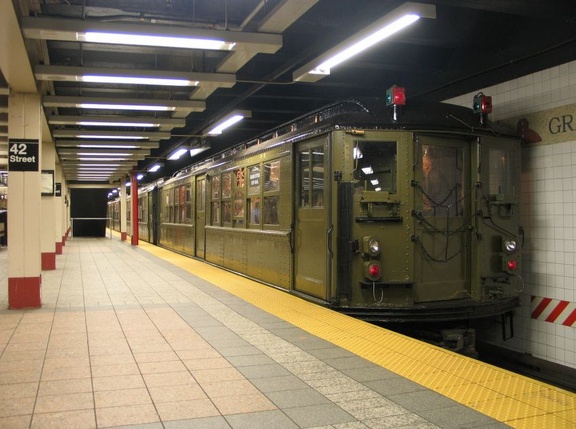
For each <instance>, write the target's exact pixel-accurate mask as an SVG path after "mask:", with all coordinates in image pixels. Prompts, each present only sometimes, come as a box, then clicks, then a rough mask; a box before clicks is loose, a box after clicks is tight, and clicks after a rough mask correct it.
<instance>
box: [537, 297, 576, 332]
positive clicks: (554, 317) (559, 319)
mask: <svg viewBox="0 0 576 429" xmlns="http://www.w3.org/2000/svg"><path fill="white" fill-rule="evenodd" d="M530 307H531V313H532V319H536V320H544V321H545V322H550V323H557V324H559V325H564V326H574V325H575V324H576V303H574V302H570V301H561V300H559V299H551V298H542V297H541V296H533V297H532V302H531V306H530Z"/></svg>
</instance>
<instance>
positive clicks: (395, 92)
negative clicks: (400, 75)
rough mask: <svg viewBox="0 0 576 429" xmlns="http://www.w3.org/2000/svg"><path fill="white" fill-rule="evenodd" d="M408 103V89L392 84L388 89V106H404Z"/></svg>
mask: <svg viewBox="0 0 576 429" xmlns="http://www.w3.org/2000/svg"><path fill="white" fill-rule="evenodd" d="M405 104H406V89H405V88H402V87H400V86H396V85H392V86H391V87H390V88H388V89H387V90H386V106H392V105H394V106H403V105H405Z"/></svg>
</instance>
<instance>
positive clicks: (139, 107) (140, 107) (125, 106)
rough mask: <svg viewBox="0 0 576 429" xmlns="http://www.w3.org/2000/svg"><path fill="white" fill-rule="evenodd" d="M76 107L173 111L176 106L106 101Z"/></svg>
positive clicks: (81, 104) (80, 104)
mask: <svg viewBox="0 0 576 429" xmlns="http://www.w3.org/2000/svg"><path fill="white" fill-rule="evenodd" d="M75 107H79V108H81V109H102V110H108V109H109V110H113V109H115V110H149V111H158V112H165V111H173V110H176V108H175V107H168V106H159V105H148V106H145V105H138V104H104V103H100V104H99V103H79V104H77V105H76V106H75Z"/></svg>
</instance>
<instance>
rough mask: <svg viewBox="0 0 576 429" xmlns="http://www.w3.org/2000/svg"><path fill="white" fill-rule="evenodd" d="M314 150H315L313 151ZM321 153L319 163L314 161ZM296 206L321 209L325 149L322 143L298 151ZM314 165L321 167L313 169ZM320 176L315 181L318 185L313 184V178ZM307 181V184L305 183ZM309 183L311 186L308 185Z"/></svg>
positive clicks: (322, 202)
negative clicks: (316, 169) (298, 196)
mask: <svg viewBox="0 0 576 429" xmlns="http://www.w3.org/2000/svg"><path fill="white" fill-rule="evenodd" d="M315 151H316V152H315ZM318 155H322V161H321V163H315V160H314V157H315V156H318ZM304 156H306V158H304ZM297 162H298V164H299V167H298V175H299V177H298V191H297V192H298V193H299V195H300V198H299V199H298V207H299V208H300V209H305V210H322V209H324V208H325V206H324V204H325V203H324V192H325V190H326V185H325V183H324V175H325V173H326V151H325V148H324V145H323V144H318V145H315V146H313V147H308V148H307V149H305V150H303V151H300V152H299V157H298V161H297ZM315 166H321V167H322V169H321V170H319V171H315V168H314V167H315ZM318 173H319V174H318ZM315 178H320V179H321V180H319V181H317V183H320V184H321V186H320V187H316V189H315V186H314V179H315ZM307 183H308V185H306V184H307ZM310 183H311V184H312V186H310Z"/></svg>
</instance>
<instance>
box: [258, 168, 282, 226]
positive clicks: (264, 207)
mask: <svg viewBox="0 0 576 429" xmlns="http://www.w3.org/2000/svg"><path fill="white" fill-rule="evenodd" d="M261 171H263V172H264V180H263V181H262V180H261V184H262V182H263V185H264V186H263V189H262V198H261V200H260V221H261V222H262V226H263V228H266V229H277V228H279V227H280V201H281V198H280V196H281V193H280V190H281V186H280V182H281V180H282V174H283V173H282V158H281V157H279V158H273V159H270V160H267V161H265V162H263V163H262V167H261Z"/></svg>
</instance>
